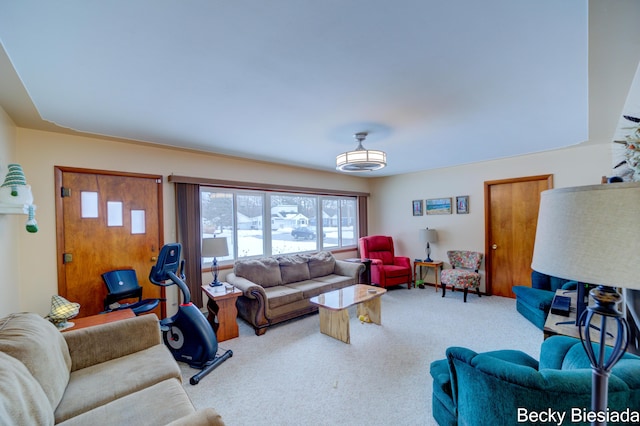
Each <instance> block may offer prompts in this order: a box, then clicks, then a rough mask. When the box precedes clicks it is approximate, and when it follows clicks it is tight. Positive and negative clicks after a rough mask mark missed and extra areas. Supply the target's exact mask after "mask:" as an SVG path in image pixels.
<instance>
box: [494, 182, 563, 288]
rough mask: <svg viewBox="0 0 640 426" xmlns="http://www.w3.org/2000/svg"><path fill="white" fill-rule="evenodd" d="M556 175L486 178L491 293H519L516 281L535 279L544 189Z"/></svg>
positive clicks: (522, 282)
mask: <svg viewBox="0 0 640 426" xmlns="http://www.w3.org/2000/svg"><path fill="white" fill-rule="evenodd" d="M551 188H553V175H542V176H530V177H523V178H516V179H506V180H498V181H488V182H485V221H486V224H485V227H486V232H485V235H486V241H485V245H486V248H485V253H486V254H487V255H486V260H485V267H486V271H487V275H486V283H487V293H488V294H493V295H496V296H504V297H512V298H513V297H515V295H514V294H513V292H512V291H511V287H512V286H514V285H528V284H530V283H531V260H532V258H533V246H534V243H535V237H536V227H537V224H538V207H539V205H540V193H541V192H542V191H545V190H547V189H551Z"/></svg>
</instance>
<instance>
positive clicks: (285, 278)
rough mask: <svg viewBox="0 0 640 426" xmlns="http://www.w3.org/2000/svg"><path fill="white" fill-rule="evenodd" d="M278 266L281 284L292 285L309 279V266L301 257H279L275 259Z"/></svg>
mask: <svg viewBox="0 0 640 426" xmlns="http://www.w3.org/2000/svg"><path fill="white" fill-rule="evenodd" d="M276 259H277V260H278V264H279V265H280V275H281V276H282V284H288V283H294V282H298V281H304V280H308V279H309V265H308V263H307V259H306V258H305V257H303V256H298V255H292V256H279V257H277V258H276Z"/></svg>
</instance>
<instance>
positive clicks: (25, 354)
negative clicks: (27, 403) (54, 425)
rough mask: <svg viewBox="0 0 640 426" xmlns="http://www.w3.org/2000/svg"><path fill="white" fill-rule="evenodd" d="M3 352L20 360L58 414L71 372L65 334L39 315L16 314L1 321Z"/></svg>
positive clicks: (0, 349)
mask: <svg viewBox="0 0 640 426" xmlns="http://www.w3.org/2000/svg"><path fill="white" fill-rule="evenodd" d="M0 352H4V353H6V354H8V355H11V356H12V357H14V358H16V359H18V360H20V361H21V362H22V363H23V364H24V365H25V366H26V367H27V369H28V370H29V372H30V373H31V374H32V375H33V377H34V378H35V379H36V380H37V381H38V383H40V386H41V387H42V389H43V390H44V392H45V393H46V395H47V398H48V399H49V403H50V405H51V410H54V409H55V408H56V407H57V406H58V404H59V403H60V400H61V399H62V395H63V394H64V391H65V389H66V387H67V383H68V382H69V373H70V371H71V357H70V356H69V348H68V346H67V342H66V341H65V340H64V337H63V336H62V333H60V331H58V329H57V328H56V327H55V326H54V325H53V324H51V323H50V322H49V321H47V320H46V319H44V318H42V317H41V316H39V315H37V314H35V313H28V312H23V313H15V314H10V315H8V316H6V317H4V318H2V319H0Z"/></svg>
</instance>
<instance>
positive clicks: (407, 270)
mask: <svg viewBox="0 0 640 426" xmlns="http://www.w3.org/2000/svg"><path fill="white" fill-rule="evenodd" d="M360 257H361V258H362V259H371V282H372V283H374V284H377V285H379V286H380V287H390V286H394V285H399V284H407V287H408V288H411V260H410V259H409V258H408V257H403V256H396V255H395V253H394V250H393V239H392V238H391V237H387V236H384V235H371V236H368V237H362V238H360Z"/></svg>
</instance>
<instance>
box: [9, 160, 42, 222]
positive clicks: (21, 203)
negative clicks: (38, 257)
mask: <svg viewBox="0 0 640 426" xmlns="http://www.w3.org/2000/svg"><path fill="white" fill-rule="evenodd" d="M35 210H36V206H35V205H34V204H33V194H32V193H31V186H30V185H27V179H26V178H25V176H24V172H23V171H22V166H20V165H19V164H9V165H8V170H7V174H6V176H5V178H4V182H3V183H2V185H0V213H5V214H6V213H11V214H26V215H28V217H27V223H26V225H25V228H26V229H27V232H38V223H37V222H36V219H35Z"/></svg>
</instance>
